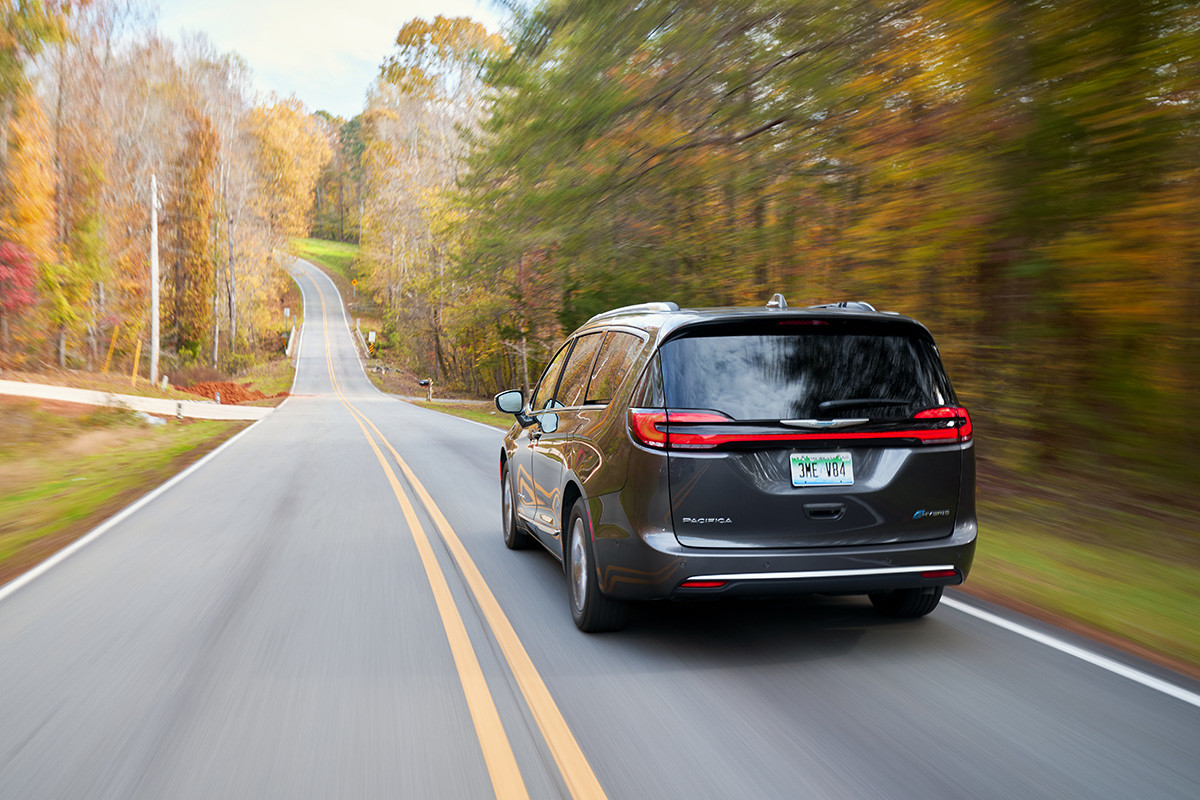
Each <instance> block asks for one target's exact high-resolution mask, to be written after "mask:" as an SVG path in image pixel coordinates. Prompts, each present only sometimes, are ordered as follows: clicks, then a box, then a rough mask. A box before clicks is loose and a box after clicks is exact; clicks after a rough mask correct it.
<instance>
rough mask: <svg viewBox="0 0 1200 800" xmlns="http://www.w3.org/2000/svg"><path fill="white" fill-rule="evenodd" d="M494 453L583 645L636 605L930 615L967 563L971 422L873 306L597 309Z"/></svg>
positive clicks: (507, 510)
mask: <svg viewBox="0 0 1200 800" xmlns="http://www.w3.org/2000/svg"><path fill="white" fill-rule="evenodd" d="M496 405H497V407H498V408H499V409H500V410H502V411H504V412H506V413H511V414H514V415H515V417H516V423H515V424H514V425H513V427H512V429H511V430H510V431H509V433H508V434H507V436H506V437H505V440H504V444H503V447H502V449H501V452H500V454H499V459H500V482H501V504H502V513H503V521H504V541H505V543H506V544H507V545H508V547H509V548H512V549H518V548H521V547H524V546H526V545H528V544H530V543H531V542H534V541H536V542H538V543H539V544H541V545H542V546H543V547H545V548H546V549H547V550H549V551H550V553H552V554H553V555H554V556H555V557H557V558H559V559H560V560H561V561H562V562H563V566H564V569H565V571H566V573H567V586H568V596H569V600H570V607H571V613H572V616H573V618H574V620H575V623H576V625H578V626H579V627H580V628H581V629H582V630H585V631H600V630H613V629H616V628H620V627H622V626H623V625H624V624H625V622H626V619H627V616H628V603H629V601H635V600H652V599H659V598H673V599H687V598H700V597H714V596H727V595H758V596H776V595H786V594H809V593H831V594H865V595H867V596H868V597H869V598H870V600H871V602H872V604H873V605H874V606H875V607H876V608H877V609H878V610H879V611H881V612H883V613H885V614H888V615H890V616H895V617H917V616H922V615H924V614H928V613H929V612H930V611H932V610H933V609H934V608H935V607H936V606H937V604H938V601H939V600H940V598H941V595H942V588H943V587H944V586H947V585H955V584H960V583H962V582H963V580H965V579H966V576H967V573H968V571H969V570H970V567H971V561H972V558H973V555H974V551H975V539H976V528H977V525H976V518H975V451H974V442H973V438H972V430H971V419H970V416H969V415H968V414H967V411H966V409H964V408H962V407H961V406H960V405H959V404H958V401H957V399H956V398H955V395H954V391H953V389H952V388H951V385H950V381H949V379H948V378H947V376H946V373H945V370H944V369H943V366H942V363H941V359H940V358H939V356H938V351H937V348H936V346H935V345H934V342H933V337H932V336H931V335H930V333H929V331H928V330H926V328H925V327H924V326H922V325H921V324H920V323H918V322H916V321H914V320H912V319H909V318H907V317H902V316H899V315H896V314H891V313H880V312H877V311H875V309H874V308H872V307H871V306H869V305H867V304H866V303H839V304H836V305H823V306H812V307H809V308H801V309H789V308H787V305H786V301H784V300H783V298H782V297H780V296H779V295H776V296H775V298H773V300H772V303H771V304H769V305H768V307H767V308H757V309H744V308H718V309H680V308H679V307H678V306H676V305H675V304H673V303H647V304H644V305H639V306H630V307H627V308H621V309H617V310H615V311H610V312H608V313H605V314H600V315H599V316H596V317H594V318H592V319H591V320H589V321H588V322H587V323H586V324H585V325H583V326H582V327H581V328H580V329H579V330H577V331H575V332H574V333H572V334H571V336H570V337H568V339H567V341H566V343H565V344H563V346H562V347H561V348H560V349H559V350H558V352H557V353H556V354H555V356H554V357H553V359H551V361H550V364H549V366H547V367H546V370H545V372H544V373H543V374H542V376H541V379H540V380H539V381H538V384H537V386H536V387H535V388H534V389H533V392H532V395H531V397H530V398H529V399H528V402H526V400H525V398H524V397H523V395H522V393H521V392H520V391H517V390H512V391H507V392H501V393H500V394H498V395H496Z"/></svg>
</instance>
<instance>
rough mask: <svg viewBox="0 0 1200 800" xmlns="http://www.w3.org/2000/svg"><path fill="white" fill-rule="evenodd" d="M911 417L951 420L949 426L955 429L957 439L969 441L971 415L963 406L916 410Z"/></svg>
mask: <svg viewBox="0 0 1200 800" xmlns="http://www.w3.org/2000/svg"><path fill="white" fill-rule="evenodd" d="M913 419H946V420H951V421H952V423H951V426H952V427H953V428H954V430H955V431H957V436H958V441H960V442H969V441H970V440H971V430H972V428H971V415H970V414H968V413H967V410H966V409H965V408H961V407H955V406H942V407H941V408H927V409H925V410H924V411H918V412H917V413H916V414H913Z"/></svg>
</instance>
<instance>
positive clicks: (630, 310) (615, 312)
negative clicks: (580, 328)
mask: <svg viewBox="0 0 1200 800" xmlns="http://www.w3.org/2000/svg"><path fill="white" fill-rule="evenodd" d="M678 310H679V306H678V305H677V304H675V303H670V302H654V303H636V304H634V305H632V306H621V307H620V308H614V309H612V310H611V311H605V312H603V313H600V314H597V315H596V316H594V317H592V318H591V319H589V320H588V322H595V321H596V320H598V319H607V318H608V317H615V316H619V315H621V314H635V313H637V312H639V311H657V312H667V311H678Z"/></svg>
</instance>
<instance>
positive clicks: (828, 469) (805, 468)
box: [792, 453, 854, 486]
mask: <svg viewBox="0 0 1200 800" xmlns="http://www.w3.org/2000/svg"><path fill="white" fill-rule="evenodd" d="M852 483H854V462H853V460H852V459H851V458H850V454H849V453H792V486H849V485H851V484H852Z"/></svg>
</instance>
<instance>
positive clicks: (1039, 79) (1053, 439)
mask: <svg viewBox="0 0 1200 800" xmlns="http://www.w3.org/2000/svg"><path fill="white" fill-rule="evenodd" d="M1198 92H1200V8H1198V7H1197V6H1196V5H1195V4H1194V3H1191V2H1185V1H1183V0H1139V2H1121V3H1117V2H1111V0H1006V1H1005V2H991V1H989V0H910V1H907V2H887V1H884V0H860V1H858V2H854V1H850V2H847V1H846V0H810V1H809V2H804V3H795V2H783V1H782V0H754V1H750V0H741V1H735V2H692V3H686V4H681V3H675V2H665V1H664V0H645V1H644V2H637V3H630V2H620V1H619V0H559V1H558V2H543V3H535V4H526V5H520V4H518V5H516V6H515V21H514V24H513V28H512V30H511V31H510V32H508V34H507V35H506V36H505V37H504V38H501V37H498V36H495V35H493V34H491V33H489V32H488V31H486V30H485V29H484V28H482V27H481V26H480V25H478V24H476V23H473V22H471V21H470V20H468V19H446V18H442V17H439V18H437V19H436V20H434V21H433V22H426V21H423V20H414V21H413V22H411V23H409V24H408V25H406V26H405V27H404V28H403V29H401V31H400V32H399V35H398V37H397V44H396V48H395V50H394V52H393V53H392V55H391V56H389V58H388V59H387V60H386V61H385V62H384V63H383V64H381V66H380V71H379V77H378V79H377V80H376V82H375V84H374V86H373V87H372V89H371V92H370V97H369V100H368V103H367V106H366V108H365V109H364V111H363V113H362V114H361V115H359V116H357V117H355V118H354V119H352V120H340V119H335V118H327V119H326V129H327V133H328V136H329V140H330V142H331V144H332V149H333V153H334V155H333V158H332V159H331V160H330V162H329V163H328V164H327V165H326V167H325V169H324V170H323V172H322V175H321V177H320V180H319V182H318V192H317V203H316V216H315V219H314V224H315V230H316V235H319V236H325V237H327V238H340V239H343V240H346V241H356V242H359V243H360V244H361V248H362V249H361V257H360V263H359V265H358V269H359V274H360V275H361V276H362V280H361V281H360V283H362V284H364V285H366V286H368V287H369V289H370V290H371V291H372V292H373V294H374V297H375V298H376V300H377V301H378V302H379V303H380V307H381V308H382V309H383V312H382V313H383V316H384V323H383V326H384V329H385V337H384V338H385V342H386V344H387V346H388V349H386V350H385V351H384V353H385V357H387V358H391V359H393V360H395V361H396V362H398V363H401V364H403V365H406V366H409V367H411V368H413V369H417V370H419V371H422V372H426V371H427V372H428V373H429V374H432V375H435V377H436V379H437V381H438V382H439V383H444V384H449V385H453V386H457V387H459V388H461V389H464V390H467V391H472V392H474V393H477V394H480V395H487V394H489V393H491V392H493V391H496V390H497V389H499V388H503V387H508V386H514V385H522V384H525V383H527V382H528V380H530V378H527V377H526V372H528V374H529V375H530V376H532V378H531V379H532V380H536V376H537V374H538V371H539V369H540V365H541V364H542V363H544V361H545V359H546V358H547V357H548V355H549V354H551V353H552V351H553V348H554V347H555V346H556V344H557V342H558V341H560V340H561V338H562V337H563V336H564V335H565V333H567V332H569V331H570V330H571V329H573V328H574V327H575V326H577V325H578V324H580V323H581V322H583V321H584V320H586V319H587V318H588V317H589V316H591V315H592V314H594V313H596V312H599V311H601V310H604V309H607V308H611V307H615V306H620V305H624V304H628V303H633V302H643V301H647V300H674V301H676V302H678V303H679V304H680V305H693V306H704V305H724V304H747V305H758V304H762V303H765V301H766V300H767V299H768V298H769V297H770V296H771V294H772V293H773V292H782V293H784V294H785V296H786V297H787V298H788V301H789V303H790V304H791V305H793V306H796V305H806V304H812V303H819V302H830V301H838V300H846V299H860V300H866V301H868V302H871V303H873V304H874V305H876V306H877V307H879V308H881V309H886V310H891V311H898V312H902V313H905V314H910V315H912V316H914V317H916V318H917V319H920V320H921V321H923V322H924V323H925V324H926V325H927V326H928V327H929V328H930V329H931V330H932V332H933V333H934V335H935V336H936V337H937V339H938V341H939V343H940V346H941V349H942V351H943V355H944V357H945V358H946V360H947V362H948V365H949V368H950V372H951V376H952V378H953V379H954V381H955V384H956V388H957V391H958V392H959V394H960V395H961V397H962V399H963V401H964V402H965V403H966V404H967V405H968V406H969V407H970V408H971V410H972V413H973V414H974V415H975V416H976V417H977V422H978V429H979V430H980V434H981V440H982V441H984V442H985V443H986V445H985V447H984V450H983V452H982V455H983V456H984V458H985V459H987V460H990V461H991V462H992V463H994V464H995V465H999V466H1003V467H1004V468H1006V469H1007V470H1009V471H1011V472H1012V473H1013V474H1023V475H1027V476H1028V475H1036V474H1043V475H1053V474H1071V473H1074V474H1081V473H1087V472H1090V471H1094V470H1095V469H1096V468H1097V467H1099V468H1100V469H1102V470H1104V471H1106V473H1111V475H1110V477H1111V478H1112V479H1113V480H1118V481H1121V482H1123V483H1122V485H1125V484H1124V482H1126V481H1129V482H1139V481H1140V482H1141V488H1153V487H1155V486H1162V485H1164V484H1166V485H1171V486H1175V487H1185V488H1186V487H1188V486H1193V487H1194V485H1195V482H1196V479H1197V477H1198V473H1200V467H1198V464H1197V458H1196V453H1197V451H1198V450H1200V424H1198V422H1197V420H1198V419H1200V399H1198V398H1200V369H1197V366H1198V358H1197V355H1196V353H1197V345H1198V344H1200V342H1198V336H1200V331H1198V323H1197V313H1196V312H1197V310H1198V309H1200V226H1198V225H1197V220H1198V219H1200V159H1198V156H1200V125H1198V122H1200V120H1198V117H1197V111H1198V109H1200V105H1198V101H1200V95H1198Z"/></svg>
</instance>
